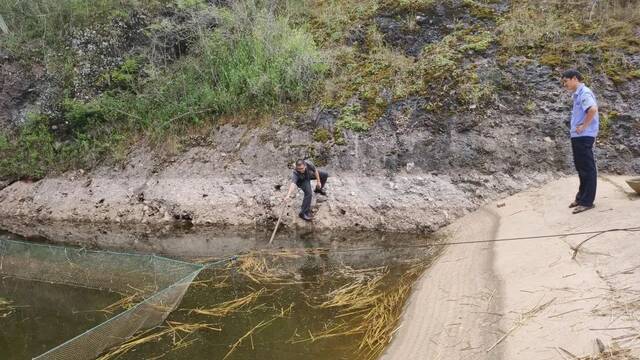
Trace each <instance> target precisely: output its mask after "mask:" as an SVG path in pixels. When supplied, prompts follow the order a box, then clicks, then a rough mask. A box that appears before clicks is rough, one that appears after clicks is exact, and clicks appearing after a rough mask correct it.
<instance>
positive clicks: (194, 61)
mask: <svg viewBox="0 0 640 360" xmlns="http://www.w3.org/2000/svg"><path fill="white" fill-rule="evenodd" d="M134 3H137V2H125V3H124V4H125V6H118V2H115V1H106V0H105V1H99V2H97V3H96V4H95V9H93V8H91V9H88V3H87V2H86V1H80V0H75V1H72V0H66V1H61V2H55V1H46V0H38V1H35V0H33V1H24V2H19V4H15V5H13V6H9V5H11V4H12V3H11V4H9V3H7V2H6V1H5V2H2V4H3V5H2V6H0V12H1V13H3V14H9V15H8V16H9V17H10V18H11V19H18V18H20V16H25V17H26V18H25V19H26V20H25V21H24V22H21V23H19V24H18V22H16V21H15V20H13V21H12V22H9V24H8V25H9V27H10V28H11V29H14V30H13V31H14V33H13V34H14V35H12V36H11V37H10V38H8V39H3V40H2V41H3V42H2V46H5V47H7V48H9V49H16V48H17V47H16V46H18V45H20V46H23V47H24V46H26V47H28V46H31V45H33V44H35V43H37V42H38V41H40V38H39V37H40V36H41V35H42V34H44V35H42V36H44V37H43V38H42V39H41V40H42V42H43V43H44V44H46V47H47V49H46V51H45V53H48V52H51V49H63V48H64V47H65V46H66V45H64V44H65V41H66V39H67V37H68V35H69V33H71V32H72V31H73V30H74V29H76V28H81V27H83V26H87V25H88V24H89V23H91V22H92V21H94V20H96V19H98V18H101V17H103V16H104V17H108V16H106V15H105V14H112V12H113V11H116V10H118V11H119V13H122V12H126V11H127V9H129V8H128V7H127V6H128V5H132V4H134ZM142 4H144V5H146V6H149V7H156V6H159V2H158V1H148V2H142ZM180 4H182V5H180ZM180 4H178V5H179V6H192V7H194V6H195V7H197V4H195V3H194V2H193V1H190V2H188V3H187V2H180ZM234 4H235V5H234V6H232V7H230V8H218V9H216V12H217V16H218V17H219V19H220V24H219V26H217V27H216V28H215V29H214V30H213V31H212V32H210V31H204V29H201V30H202V31H200V32H199V34H200V36H199V38H198V39H197V41H196V44H194V45H193V46H192V47H191V48H192V50H191V52H190V54H189V55H188V56H185V57H184V58H182V59H180V60H179V61H177V62H175V63H173V64H171V65H169V66H168V67H166V68H158V67H155V68H150V67H149V66H150V65H147V64H146V63H145V60H144V58H128V59H125V60H124V61H123V63H122V64H121V65H120V66H119V67H117V68H115V69H112V70H109V71H108V72H106V73H105V74H103V75H102V76H101V77H100V84H99V85H100V86H102V87H104V88H105V92H103V93H102V94H101V95H100V96H98V97H96V98H93V99H91V100H89V101H84V100H82V101H81V100H78V99H74V98H73V97H72V96H67V97H65V98H63V99H61V100H60V104H59V107H60V109H61V110H62V111H61V113H62V117H63V119H55V118H48V117H46V116H44V115H39V114H33V115H32V118H33V119H34V120H30V121H28V123H27V125H26V126H24V127H23V128H22V129H21V130H20V131H19V133H18V134H17V136H15V137H13V136H12V137H9V136H3V137H2V138H0V148H2V150H3V157H2V158H1V159H0V165H2V167H1V169H0V178H25V177H26V178H40V177H42V176H44V175H45V174H47V173H49V172H52V171H53V172H55V171H65V170H67V169H70V168H74V167H84V166H88V167H91V166H95V165H96V164H97V163H98V162H99V161H100V159H104V158H108V157H111V158H114V157H115V158H117V157H118V155H119V154H120V153H121V152H119V151H117V150H118V149H121V148H122V147H128V146H130V145H131V144H130V143H127V142H126V141H124V139H135V138H140V136H138V135H135V134H142V137H144V138H146V139H148V140H150V142H151V144H163V143H165V140H166V139H167V137H168V136H169V134H177V135H178V136H180V135H181V134H183V133H185V132H187V131H188V130H189V129H191V128H193V127H197V126H201V125H202V124H203V123H204V122H213V121H215V119H216V118H217V117H220V116H224V115H226V114H233V113H238V112H243V111H255V112H266V113H269V112H271V111H273V110H272V109H274V108H278V107H279V106H281V104H287V103H291V102H294V103H295V102H302V101H306V100H307V99H308V97H309V96H310V95H311V94H312V93H314V91H316V90H317V89H318V84H319V82H320V80H321V79H322V78H323V76H324V74H325V72H326V70H327V65H326V61H325V58H324V57H323V55H322V53H321V52H320V51H319V50H318V48H317V46H316V44H315V42H314V40H313V38H312V36H311V35H310V34H309V33H308V32H306V31H305V30H304V29H303V28H301V27H296V26H294V25H293V24H292V22H291V21H290V20H289V18H288V16H287V15H286V13H284V14H281V13H278V12H276V11H275V10H273V9H270V8H269V7H268V6H267V4H266V3H265V4H263V2H261V1H257V0H256V1H243V2H237V3H234ZM36 10H37V11H36ZM89 10H91V11H89ZM203 11H210V9H207V10H203ZM40 14H44V16H40ZM42 19H54V20H55V21H53V20H51V21H49V22H48V23H47V24H45V23H44V22H43V20H42ZM52 21H53V22H52ZM45 27H46V29H45ZM16 28H17V29H16ZM14 45H15V46H14ZM19 53H20V54H22V56H24V57H25V59H27V58H31V59H33V58H34V55H33V54H30V55H25V52H24V51H21V52H19ZM62 53H64V56H63V57H64V59H58V60H59V62H60V63H67V64H71V65H70V66H71V68H72V67H73V63H74V59H73V56H72V55H69V54H66V53H65V51H62ZM39 55H41V54H40V53H39ZM39 55H38V56H39ZM36 58H37V56H36ZM54 65H56V66H57V67H58V68H59V71H58V72H59V74H62V75H61V77H62V78H63V79H66V81H65V83H66V85H65V86H67V87H71V86H72V84H73V82H74V81H73V76H75V75H74V73H73V69H71V70H70V69H69V66H68V65H62V64H54ZM54 65H52V67H53V68H55V67H56V66H54ZM67 93H68V92H67ZM52 127H61V128H62V129H61V130H59V131H52ZM114 134H119V135H114ZM14 139H15V140H14Z"/></svg>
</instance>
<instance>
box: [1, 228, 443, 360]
mask: <svg viewBox="0 0 640 360" xmlns="http://www.w3.org/2000/svg"><path fill="white" fill-rule="evenodd" d="M2 226H3V227H4V228H5V229H7V230H10V231H12V232H14V233H19V234H21V235H23V236H27V237H28V238H30V239H32V240H34V241H47V242H62V243H65V244H73V245H76V246H78V245H79V246H83V247H88V248H99V249H110V250H125V249H128V250H130V251H135V252H145V253H151V252H153V253H157V254H162V255H165V256H169V257H175V258H181V259H183V260H184V259H186V260H191V261H207V259H219V258H224V257H226V256H229V255H233V254H242V255H240V256H239V257H238V258H235V259H233V260H230V261H227V262H226V263H224V264H222V265H220V266H217V267H214V268H211V269H208V270H205V271H203V272H202V273H201V274H200V276H199V277H198V278H197V279H196V281H195V282H194V283H193V284H192V286H191V287H190V288H189V290H188V292H187V293H186V295H185V297H184V298H183V301H182V302H181V304H180V305H179V307H178V309H177V310H176V311H174V312H173V313H171V314H170V315H169V317H168V318H167V322H166V323H165V325H164V326H165V327H166V326H168V325H167V324H174V326H175V324H184V323H187V324H192V323H201V324H204V323H206V324H210V325H211V327H212V328H217V329H220V331H213V330H200V331H195V332H185V333H170V335H168V336H167V335H165V336H163V337H159V338H157V339H154V340H153V341H150V342H146V343H143V344H141V345H140V346H136V347H135V348H133V350H131V351H129V352H126V353H125V354H124V355H121V356H120V357H119V358H121V359H147V358H155V357H158V356H162V358H165V359H223V358H224V357H225V356H227V359H257V358H259V359H281V360H287V359H318V360H320V359H356V358H362V359H366V358H370V357H371V356H373V355H376V354H377V353H379V350H380V349H379V348H378V349H377V350H375V351H373V350H372V351H369V352H367V351H362V346H361V345H362V344H363V340H366V339H367V337H368V336H372V335H371V334H374V335H375V334H378V333H376V331H381V332H384V331H387V332H389V331H388V330H387V329H386V328H385V326H386V327H389V326H394V323H393V317H394V316H395V317H397V315H398V314H399V309H401V308H402V304H403V302H404V300H405V299H406V295H407V294H408V290H407V289H408V287H407V283H410V282H411V281H413V280H415V277H417V274H419V272H418V271H415V269H418V270H420V269H423V268H424V266H425V265H426V264H427V263H428V262H429V261H430V260H431V259H432V258H433V257H434V256H435V249H434V248H433V247H428V246H425V247H415V245H424V244H427V243H428V242H430V241H432V240H430V239H426V238H424V237H420V236H415V235H398V234H383V233H372V232H368V233H363V232H355V233H353V232H352V233H344V232H343V233H328V232H323V233H316V232H314V231H312V229H311V230H309V231H298V232H286V231H284V232H282V233H280V234H278V236H277V237H276V240H275V241H274V245H275V246H268V245H267V242H268V239H269V236H270V233H269V232H268V231H265V232H251V233H244V234H243V233H241V232H240V231H238V229H226V230H220V229H210V228H182V229H180V228H149V227H137V228H132V227H126V228H123V227H118V226H113V225H97V226H91V225H78V224H73V225H70V224H29V225H23V224H19V223H12V224H8V223H6V222H5V223H3V224H2ZM4 236H10V237H12V238H18V239H20V238H21V237H20V236H18V235H15V234H8V233H5V234H4ZM407 245H411V246H410V247H405V246H407ZM248 252H249V253H248ZM409 269H414V271H413V272H411V274H412V276H410V277H407V276H406V274H407V271H408V270H409ZM414 275H415V276H414ZM66 288H68V287H66V286H60V285H49V284H42V283H35V284H34V283H31V282H26V281H22V280H16V279H4V280H3V282H2V283H0V291H2V292H0V297H5V298H8V299H10V300H12V301H14V304H16V305H28V307H27V308H18V309H17V310H15V313H13V314H11V315H10V316H8V317H7V318H0V328H1V329H5V330H0V331H3V332H0V334H2V339H1V340H0V358H6V357H5V356H4V355H6V354H11V356H12V357H11V358H12V359H22V358H25V359H26V358H30V356H33V355H36V354H39V353H42V352H44V351H45V350H47V349H49V348H51V347H53V346H54V345H57V344H59V343H61V342H63V341H64V340H66V339H69V338H71V337H73V336H75V335H78V334H79V333H81V332H83V331H84V330H86V329H87V328H88V327H90V326H94V325H96V324H97V323H99V322H101V321H103V320H104V319H106V317H105V315H104V314H102V313H99V312H95V311H92V310H98V309H102V308H104V307H106V306H107V305H109V304H112V303H114V302H116V301H118V300H119V299H120V297H119V296H118V295H117V294H110V293H105V292H97V291H95V290H87V289H78V288H72V290H69V289H66ZM11 289H12V290H11ZM52 299H55V300H56V301H52ZM239 299H240V300H242V299H249V300H247V302H246V303H243V304H241V305H238V304H237V303H236V302H237V301H238V300H239ZM27 309H28V310H27ZM221 309H223V310H221ZM224 309H226V310H224ZM198 310H199V311H198ZM386 317H389V319H390V320H389V321H390V322H391V323H390V324H384V321H385V320H379V319H381V318H386ZM22 323H27V324H31V325H28V326H26V325H20V326H22V328H21V330H20V331H19V332H15V331H14V332H11V330H8V329H13V328H16V327H17V326H18V325H17V324H22ZM62 323H64V326H59V325H58V324H62ZM367 323H369V325H367ZM161 329H162V328H161ZM161 329H159V330H161ZM389 329H392V328H389ZM370 333H371V334H370ZM375 337H380V335H375ZM45 339H46V340H45ZM382 340H384V339H382ZM7 344H12V345H7ZM374 345H375V346H378V345H377V344H374ZM9 346H11V347H9ZM372 346H373V345H372ZM366 349H367V348H366V346H365V350H366ZM376 351H378V352H376Z"/></svg>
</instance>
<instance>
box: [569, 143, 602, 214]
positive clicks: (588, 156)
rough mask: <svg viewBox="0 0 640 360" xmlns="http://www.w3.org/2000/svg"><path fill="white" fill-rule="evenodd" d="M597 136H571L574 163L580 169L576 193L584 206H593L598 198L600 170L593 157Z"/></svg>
mask: <svg viewBox="0 0 640 360" xmlns="http://www.w3.org/2000/svg"><path fill="white" fill-rule="evenodd" d="M594 141H595V138H593V137H591V136H581V137H575V138H571V148H572V150H573V163H574V164H575V165H576V170H578V176H579V177H580V187H579V188H578V193H577V194H576V202H577V203H578V205H582V206H592V205H593V200H594V199H595V198H596V186H597V183H598V170H597V169H596V161H595V159H594V157H593V143H594Z"/></svg>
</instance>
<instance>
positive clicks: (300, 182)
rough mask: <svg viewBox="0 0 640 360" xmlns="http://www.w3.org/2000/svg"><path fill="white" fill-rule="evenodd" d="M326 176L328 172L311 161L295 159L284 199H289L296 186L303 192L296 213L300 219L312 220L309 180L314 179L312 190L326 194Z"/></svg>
mask: <svg viewBox="0 0 640 360" xmlns="http://www.w3.org/2000/svg"><path fill="white" fill-rule="evenodd" d="M328 177H329V174H328V173H326V172H325V171H320V170H318V169H316V167H315V166H314V165H313V164H312V163H311V162H308V161H305V160H302V159H300V160H297V161H296V168H295V169H294V170H293V174H291V185H289V191H287V194H286V195H285V198H284V201H285V202H286V201H288V200H289V198H290V197H291V194H292V193H293V191H294V190H295V187H296V186H297V187H299V188H300V189H301V190H302V191H303V192H304V199H303V200H302V209H300V213H299V214H298V216H300V218H301V219H302V220H305V221H311V220H313V216H312V215H311V198H312V196H313V194H312V193H311V180H315V181H316V188H315V190H314V192H316V193H319V194H322V195H325V196H326V195H327V194H326V193H325V191H324V184H325V183H326V182H327V178H328Z"/></svg>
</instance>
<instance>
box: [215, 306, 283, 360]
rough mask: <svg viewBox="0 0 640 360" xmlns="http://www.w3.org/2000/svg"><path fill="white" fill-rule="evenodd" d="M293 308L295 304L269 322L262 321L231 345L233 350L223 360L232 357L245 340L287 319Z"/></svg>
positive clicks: (281, 311)
mask: <svg viewBox="0 0 640 360" xmlns="http://www.w3.org/2000/svg"><path fill="white" fill-rule="evenodd" d="M292 308H293V304H291V305H289V308H287V309H281V310H280V314H279V315H276V316H274V317H273V318H271V319H270V320H268V321H264V320H263V321H261V322H259V323H258V325H256V326H254V327H252V328H251V329H250V330H249V331H248V332H247V333H246V334H244V335H242V336H241V337H240V338H239V339H238V340H237V341H236V342H235V343H234V344H233V345H231V349H229V351H228V352H227V354H226V355H225V356H224V357H223V358H222V360H226V359H227V358H228V357H229V356H231V354H233V352H234V351H236V349H237V348H238V346H240V344H242V342H243V341H244V340H246V339H247V338H248V337H252V336H253V334H254V333H255V332H256V331H258V330H260V329H262V328H264V327H267V326H269V325H271V323H273V322H274V321H276V320H277V319H280V318H284V317H286V316H287V315H288V314H289V313H291V309H292ZM251 343H252V344H253V340H252V341H251Z"/></svg>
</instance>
